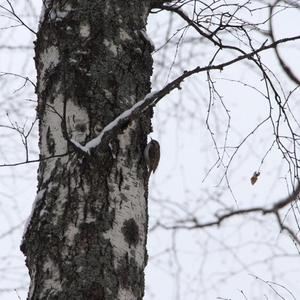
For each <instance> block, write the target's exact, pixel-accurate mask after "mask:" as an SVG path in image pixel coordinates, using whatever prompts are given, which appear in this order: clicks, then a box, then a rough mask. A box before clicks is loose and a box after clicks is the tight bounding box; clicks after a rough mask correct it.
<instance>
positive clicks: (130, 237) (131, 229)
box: [121, 218, 139, 247]
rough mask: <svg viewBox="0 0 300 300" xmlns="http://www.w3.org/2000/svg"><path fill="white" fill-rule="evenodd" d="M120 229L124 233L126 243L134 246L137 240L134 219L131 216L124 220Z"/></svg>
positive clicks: (137, 228)
mask: <svg viewBox="0 0 300 300" xmlns="http://www.w3.org/2000/svg"><path fill="white" fill-rule="evenodd" d="M121 230H122V233H123V235H124V239H125V241H126V242H127V243H128V245H129V246H131V245H133V246H135V247H136V245H137V244H138V242H139V227H138V225H137V224H136V222H135V220H134V219H132V218H131V219H129V220H126V221H125V222H124V223H123V227H122V229H121Z"/></svg>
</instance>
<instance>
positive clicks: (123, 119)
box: [70, 92, 159, 154]
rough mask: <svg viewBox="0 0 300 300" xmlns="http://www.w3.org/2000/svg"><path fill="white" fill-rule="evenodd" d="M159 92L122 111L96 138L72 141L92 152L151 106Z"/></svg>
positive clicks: (148, 95)
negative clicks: (80, 141)
mask: <svg viewBox="0 0 300 300" xmlns="http://www.w3.org/2000/svg"><path fill="white" fill-rule="evenodd" d="M158 95H159V92H152V93H149V94H147V95H146V96H145V97H144V99H142V100H140V101H139V102H137V103H136V104H134V105H133V106H132V107H131V108H129V109H127V110H125V111H124V112H123V113H121V114H120V115H119V116H118V117H117V118H116V119H114V120H113V121H112V122H110V123H109V124H108V125H106V126H105V127H104V128H103V130H102V131H101V133H100V134H99V135H98V136H97V137H95V138H94V139H92V140H90V141H89V142H88V143H87V144H86V145H84V146H83V145H81V144H79V143H78V142H76V141H75V140H73V139H71V140H70V141H71V142H72V143H73V144H74V145H75V146H76V147H77V148H79V149H80V150H82V151H84V152H86V153H88V154H89V153H90V151H91V149H93V148H96V147H97V146H99V145H100V144H101V142H102V140H103V139H105V138H106V137H109V136H111V135H112V132H113V131H114V130H116V129H118V128H120V127H122V125H124V124H125V123H127V122H128V121H130V120H132V119H135V118H136V117H138V116H139V115H140V113H142V112H143V111H145V110H147V109H148V108H150V107H151V106H152V105H153V103H154V102H155V100H157V98H158Z"/></svg>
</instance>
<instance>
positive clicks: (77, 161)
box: [21, 0, 152, 300]
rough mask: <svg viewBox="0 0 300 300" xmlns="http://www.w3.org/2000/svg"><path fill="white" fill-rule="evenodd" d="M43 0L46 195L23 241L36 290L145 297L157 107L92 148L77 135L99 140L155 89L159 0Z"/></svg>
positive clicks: (36, 293)
mask: <svg viewBox="0 0 300 300" xmlns="http://www.w3.org/2000/svg"><path fill="white" fill-rule="evenodd" d="M44 2H45V9H44V12H43V15H42V16H41V23H40V28H39V32H38V38H37V42H36V46H35V50H36V57H35V62H36V68H37V74H38V76H37V80H38V84H37V94H38V108H37V114H38V117H39V121H40V124H39V131H40V132H39V133H40V141H39V146H40V158H41V162H40V166H39V171H38V194H37V197H36V201H35V205H34V207H33V211H32V216H31V218H30V220H29V222H28V225H27V228H26V230H25V233H24V239H23V242H22V245H21V249H22V251H23V252H24V254H25V256H26V264H27V267H28V269H29V274H30V278H31V283H30V289H29V293H28V299H30V300H33V299H72V300H75V299H78V300H79V299H80V300H82V299H97V300H102V299H103V300H108V299H110V300H121V299H124V300H125V299H126V300H132V299H142V297H143V294H144V268H145V265H146V261H147V253H146V236H147V220H148V216H147V184H148V183H147V181H148V175H147V169H146V164H145V161H144V159H143V150H144V148H145V145H146V137H147V134H148V133H149V132H150V131H151V124H150V117H151V113H150V115H148V116H145V115H143V116H141V118H140V119H139V120H138V121H134V122H132V123H130V124H128V125H127V126H126V128H124V131H123V133H122V134H119V135H118V136H115V137H114V138H112V139H111V141H110V143H109V144H105V145H100V146H99V147H97V148H96V149H93V151H92V153H91V154H90V155H87V154H86V153H82V152H81V151H80V150H78V149H77V148H76V147H74V145H73V144H72V143H71V142H70V140H71V139H73V140H75V141H76V142H79V143H85V142H87V141H89V140H91V139H92V138H94V137H95V136H97V135H98V134H99V133H100V132H101V130H102V128H103V127H104V126H105V125H107V124H108V123H109V122H111V121H112V120H113V119H114V118H115V117H116V116H118V115H119V114H120V113H121V112H122V111H124V110H125V109H128V108H129V107H131V106H132V105H133V104H134V103H135V102H136V101H138V100H139V99H141V98H142V97H144V96H145V95H146V94H147V93H148V92H149V91H150V76H151V73H152V59H151V54H150V52H151V44H150V42H149V41H148V40H147V38H145V33H144V30H145V25H146V20H147V17H148V13H149V10H150V0H144V1H141V0H131V1H123V0H89V1H86V0H69V1H68V0H66V1H60V0H46V1H44ZM66 153H67V154H66ZM63 154H66V155H63ZM60 155H62V156H60ZM51 156H55V157H53V158H51V159H45V158H47V157H51Z"/></svg>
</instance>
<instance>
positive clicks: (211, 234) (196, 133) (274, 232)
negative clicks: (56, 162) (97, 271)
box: [0, 1, 300, 300]
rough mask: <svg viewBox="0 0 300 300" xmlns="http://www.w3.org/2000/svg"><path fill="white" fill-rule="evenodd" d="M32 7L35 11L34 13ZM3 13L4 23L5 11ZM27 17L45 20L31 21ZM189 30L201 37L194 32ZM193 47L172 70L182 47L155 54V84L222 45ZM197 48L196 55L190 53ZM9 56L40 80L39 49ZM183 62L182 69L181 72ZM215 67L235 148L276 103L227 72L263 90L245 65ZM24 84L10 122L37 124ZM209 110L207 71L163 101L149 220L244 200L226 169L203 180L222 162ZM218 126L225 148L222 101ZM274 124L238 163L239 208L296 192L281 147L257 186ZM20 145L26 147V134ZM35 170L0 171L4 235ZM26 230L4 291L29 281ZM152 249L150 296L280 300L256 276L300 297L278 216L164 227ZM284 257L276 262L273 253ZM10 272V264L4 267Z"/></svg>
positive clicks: (10, 64) (10, 242)
mask: <svg viewBox="0 0 300 300" xmlns="http://www.w3.org/2000/svg"><path fill="white" fill-rule="evenodd" d="M2 2H3V1H2ZM23 2H24V3H23ZM23 2H22V3H20V4H18V5H20V6H18V7H19V9H20V10H19V11H23V10H22V9H23V8H22V6H23V4H24V5H25V2H26V1H23ZM28 10H29V9H28ZM37 11H38V9H37ZM23 12H24V13H23V14H24V17H25V18H26V13H25V11H23ZM155 17H156V16H154V17H151V19H150V22H149V23H150V24H149V26H148V31H149V36H150V37H151V39H152V40H153V41H154V44H155V45H156V47H158V46H159V45H161V44H162V40H163V37H164V34H165V31H166V29H165V28H167V27H166V25H167V23H168V21H169V19H168V17H167V15H164V16H163V17H161V16H160V17H159V18H158V17H157V18H155ZM0 20H1V21H0V22H5V21H4V19H3V18H0ZM298 20H299V13H294V12H292V11H289V12H287V13H284V14H283V15H282V17H280V18H279V17H278V20H276V22H278V23H275V28H276V33H277V34H276V36H277V37H284V36H286V35H287V36H291V35H294V34H299V29H298V25H297V22H298ZM157 22H158V23H157ZM28 24H30V25H31V26H33V27H35V28H36V27H37V26H36V24H34V22H33V21H30V20H29V19H28ZM157 24H160V25H159V26H158V25H157ZM1 27H3V23H1ZM1 33H2V32H1ZM5 34H6V33H5V31H4V35H2V36H1V38H0V42H2V43H3V42H4V43H6V44H7V43H8V42H9V43H10V44H20V43H21V42H22V41H23V40H24V44H25V45H28V44H30V43H28V39H29V38H30V35H29V34H28V33H27V31H26V30H23V29H17V30H16V31H15V33H14V34H13V35H12V34H9V35H8V34H7V36H5ZM188 34H192V30H191V29H190V30H189V31H188ZM188 34H187V35H186V36H185V37H186V38H188ZM184 49H185V50H184V51H181V52H179V53H177V55H178V57H176V59H178V60H181V61H183V63H182V65H180V66H179V68H177V67H176V64H175V65H174V67H173V68H172V69H171V71H170V72H169V68H170V65H171V64H172V61H173V59H174V57H175V56H174V55H175V47H173V48H172V49H171V50H170V51H169V52H168V53H167V56H166V57H163V55H161V54H160V52H158V54H155V55H154V59H155V62H156V64H155V69H154V76H153V80H154V83H153V87H154V88H155V89H157V88H159V87H162V86H163V85H164V84H165V83H166V79H167V78H168V77H169V78H168V80H171V79H172V78H174V77H175V76H176V75H178V74H180V73H181V71H182V70H183V69H188V68H193V67H194V66H196V65H202V66H203V65H205V64H206V63H207V60H208V58H210V57H211V55H212V54H213V52H212V51H213V47H211V46H207V45H206V44H203V43H202V44H201V43H200V42H199V46H198V45H194V46H192V47H190V46H186V47H185V48H184ZM282 50H284V51H289V52H285V53H287V54H285V55H284V57H285V58H287V59H289V62H290V63H291V65H292V66H293V67H295V69H297V70H300V68H299V59H296V57H297V56H296V55H298V56H299V44H298V45H295V47H293V49H292V50H288V49H286V48H283V49H282ZM190 51H192V52H193V54H194V56H193V57H191V58H190V59H189V56H191V54H190V53H191V52H190ZM0 55H1V57H0V61H1V65H0V72H1V71H6V72H18V73H22V74H24V75H26V76H31V78H32V80H33V81H35V75H34V72H33V68H34V64H33V63H34V62H33V59H31V58H30V56H32V54H31V53H30V51H28V50H24V51H1V52H0ZM220 57H222V59H223V60H225V59H226V58H228V56H227V57H226V56H223V55H222V56H220ZM262 57H263V59H264V61H265V62H268V63H269V64H270V65H272V67H273V68H274V70H275V71H276V72H277V73H278V74H279V73H280V68H279V67H278V66H276V64H277V61H276V60H274V59H273V56H272V55H271V54H264V55H262ZM162 59H164V60H162ZM222 59H221V58H220V60H222ZM161 62H165V63H166V64H167V66H168V68H166V69H165V70H161V69H160V68H159V64H160V63H161ZM175 62H176V60H175ZM180 68H182V70H179V69H180ZM212 74H213V76H214V79H215V80H218V81H217V82H218V83H217V88H218V90H219V92H220V94H221V95H222V96H223V101H224V102H225V103H226V106H227V107H228V108H229V109H230V115H231V129H230V134H229V138H228V145H232V146H235V145H237V143H239V142H240V141H241V139H242V138H243V137H244V136H245V134H248V133H249V132H251V130H253V128H254V127H255V126H256V124H257V123H258V122H259V121H261V120H262V119H263V118H264V117H265V116H266V115H267V114H268V103H267V102H266V100H265V99H264V98H263V97H261V96H260V95H259V94H258V93H257V92H256V91H255V90H253V89H252V88H249V87H246V86H243V85H242V84H241V83H239V82H232V81H228V79H230V80H232V79H234V80H237V81H241V82H244V83H245V82H246V83H248V84H249V85H253V86H255V87H257V88H263V83H262V82H261V80H260V79H261V77H260V76H258V75H257V74H255V72H253V71H251V70H250V69H249V66H245V65H243V64H239V65H236V66H232V67H229V68H228V69H226V70H224V71H223V72H222V73H220V72H214V73H212ZM168 75H169V76H168ZM282 80H283V81H284V82H285V84H286V85H285V87H287V85H288V80H287V79H286V77H284V76H283V77H282ZM22 83H23V81H22V80H20V81H18V82H14V83H13V84H12V82H10V81H5V82H3V81H0V84H1V85H2V86H3V87H5V90H4V89H2V91H1V92H0V109H1V112H0V120H1V124H3V122H8V119H7V117H6V116H5V111H9V112H10V116H11V117H12V118H13V120H18V121H19V120H20V119H21V120H24V119H26V118H28V124H30V120H32V117H33V116H34V109H33V106H34V103H32V102H29V101H24V99H27V98H30V99H32V97H34V96H33V94H32V93H33V89H32V88H30V87H29V86H28V88H27V89H22V90H20V91H17V92H15V93H13V95H14V96H17V97H15V98H13V99H10V98H8V96H9V95H11V94H12V92H13V90H14V89H16V88H18V87H20V86H22ZM6 88H8V91H7V90H6ZM298 98H299V94H298ZM298 98H297V97H295V98H294V100H293V102H291V106H292V107H293V109H294V111H295V113H294V114H295V115H296V116H299V115H300V114H299V112H300V108H299V105H297V102H296V101H297V99H298ZM3 100H5V101H3ZM3 105H4V107H3ZM20 107H21V108H22V110H21V112H19V111H20V110H19V108H20ZM207 107H208V89H207V82H206V76H205V74H203V75H196V76H194V77H193V78H190V79H188V80H186V81H185V83H184V84H183V85H182V90H180V91H175V92H173V93H172V94H171V95H169V96H168V97H166V99H164V100H162V101H161V102H160V103H159V104H158V105H157V107H156V108H155V115H154V132H153V134H151V136H152V137H153V138H155V139H157V140H159V141H160V143H161V150H162V155H161V162H160V165H159V167H158V170H157V172H156V173H155V175H154V176H152V178H151V184H150V187H151V189H150V191H151V195H150V201H149V204H150V210H149V214H150V227H151V225H153V224H154V223H155V222H156V221H157V220H159V221H161V222H163V223H165V224H169V223H172V221H174V220H175V219H176V220H179V219H181V218H186V217H187V216H189V214H190V215H196V216H197V217H199V219H200V220H201V221H207V220H211V219H212V218H213V216H214V213H215V210H216V209H219V210H220V209H221V207H222V206H221V205H220V203H218V201H222V202H223V203H225V205H226V206H228V207H233V208H234V207H236V206H237V204H236V202H235V199H234V198H233V197H232V195H231V194H230V192H229V191H228V189H227V187H226V182H224V181H223V182H222V183H221V184H220V185H218V183H219V182H220V179H221V177H222V175H223V172H224V169H222V167H221V166H220V167H219V168H215V169H213V171H212V172H211V173H210V175H209V177H207V178H206V180H205V181H204V182H203V179H204V178H205V175H206V173H207V171H208V170H209V168H210V167H211V166H212V165H213V164H214V162H215V160H216V152H215V150H214V145H213V143H212V140H211V138H210V134H209V132H208V131H207V129H206V126H205V119H206V116H207ZM19 122H20V121H19ZM211 124H212V127H213V129H214V131H215V135H216V138H217V139H218V141H220V145H221V141H222V140H223V139H224V134H225V131H226V113H225V112H224V110H223V109H222V105H221V104H220V102H218V101H216V103H215V105H214V109H213V111H212V114H211ZM270 130H271V128H270V126H269V125H266V126H264V127H262V128H261V129H260V130H259V131H258V132H257V134H255V135H253V136H251V138H250V139H249V142H248V143H247V144H245V145H244V147H243V148H241V149H240V151H239V152H238V154H237V155H236V157H235V159H234V160H233V162H232V166H231V168H230V169H229V178H230V186H231V188H232V190H233V193H234V195H235V198H236V201H237V203H238V206H239V207H250V206H252V205H264V204H267V203H272V202H274V201H276V200H278V199H281V197H284V196H285V195H286V194H287V188H286V180H285V177H286V176H287V168H286V165H285V164H284V162H283V160H282V155H281V154H280V152H279V151H277V150H276V147H274V151H272V152H271V153H270V154H269V155H268V156H267V158H266V160H265V163H264V164H263V166H262V168H261V176H260V177H259V180H258V182H257V184H255V185H254V186H252V185H251V184H250V177H251V176H252V174H253V172H254V171H256V170H257V169H258V168H259V166H260V163H261V160H262V157H263V156H264V154H265V153H266V151H267V149H268V148H269V147H270V146H271V143H272V139H273V136H272V133H270ZM0 134H1V135H0V138H1V145H0V146H1V147H0V158H1V159H2V158H4V159H7V161H12V162H17V161H20V160H22V159H24V152H23V149H22V146H20V148H16V143H17V141H18V139H19V137H18V135H16V134H15V135H11V134H10V133H8V132H7V131H5V132H4V131H1V132H0ZM3 134H6V135H5V136H3ZM8 134H9V135H8ZM18 142H19V145H20V141H18ZM32 143H33V149H34V150H35V151H36V138H33V140H32ZM36 167H37V165H36V164H34V165H27V166H26V165H25V166H19V167H15V168H0V188H1V190H0V205H1V210H0V224H1V225H2V226H1V230H0V237H1V235H2V234H3V233H5V232H6V231H7V230H9V229H10V228H11V227H13V226H16V225H18V224H20V223H21V222H22V221H24V220H25V219H26V218H27V217H28V215H29V213H30V209H31V204H32V201H33V200H34V198H35V193H36ZM222 227H223V226H222ZM22 232H23V228H22V226H20V227H19V229H18V230H16V231H15V232H14V235H8V236H7V237H6V238H2V239H0V249H1V250H0V291H1V289H3V288H9V287H15V286H17V287H19V286H21V285H23V286H25V285H26V281H27V280H28V277H26V275H25V274H26V269H25V267H24V264H23V256H22V254H21V253H20V251H19V250H18V247H19V242H20V239H21V235H22ZM270 244H274V245H275V246H276V245H279V247H275V246H274V247H272V248H271V249H270V247H269V245H270ZM230 248H231V250H230ZM175 250H176V251H175ZM148 251H149V254H150V259H149V264H148V266H147V269H146V285H147V291H146V296H145V299H146V300H150V299H156V300H162V299H163V300H165V299H172V300H173V299H174V300H175V299H176V300H179V299H183V300H192V299H195V300H196V299H208V300H210V299H217V297H223V298H231V299H235V300H236V299H245V297H244V296H243V295H242V293H241V290H243V292H244V293H245V295H246V296H247V297H248V299H262V295H263V293H265V294H268V295H269V299H274V300H275V299H279V298H278V297H277V298H276V296H275V295H274V293H273V294H272V291H271V289H270V288H269V287H268V286H267V285H266V284H265V283H262V282H260V281H259V280H257V279H255V278H254V277H253V275H256V276H258V277H260V278H262V279H264V280H270V281H275V282H276V283H278V284H282V285H284V286H285V287H287V288H288V289H289V290H290V291H292V292H293V294H294V295H295V296H296V298H297V297H300V270H299V268H298V267H297V264H298V265H299V257H297V256H295V255H297V251H296V249H295V247H294V245H293V243H292V242H291V240H290V239H289V238H286V236H285V235H284V234H280V233H279V230H278V226H277V224H276V222H274V219H273V217H271V216H269V217H267V221H265V222H262V218H260V217H258V216H255V215H253V216H251V217H249V218H237V219H234V220H232V221H229V222H226V223H225V224H224V228H219V229H212V230H201V231H200V230H197V231H180V232H179V233H177V234H175V233H174V234H173V233H172V232H171V231H168V232H166V231H156V232H154V233H151V234H150V235H149V240H148ZM275 256H276V259H273V260H272V259H271V258H274V257H275ZM263 260H266V263H264V264H262V263H259V262H260V261H263ZM253 263H255V265H253ZM1 269H5V270H6V271H5V272H1ZM280 292H281V293H282V295H284V296H285V299H293V297H292V296H291V295H289V294H288V292H286V291H284V289H282V288H280ZM18 293H19V295H20V297H21V299H26V291H19V292H18ZM0 298H1V300H8V299H17V298H18V297H17V294H16V293H15V292H12V293H3V294H1V296H0Z"/></svg>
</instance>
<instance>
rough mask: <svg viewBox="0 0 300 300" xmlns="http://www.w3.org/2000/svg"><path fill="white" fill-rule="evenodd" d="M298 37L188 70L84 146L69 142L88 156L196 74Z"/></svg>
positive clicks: (251, 56)
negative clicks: (218, 62) (221, 61)
mask: <svg viewBox="0 0 300 300" xmlns="http://www.w3.org/2000/svg"><path fill="white" fill-rule="evenodd" d="M299 39H300V35H297V36H293V37H289V38H284V39H280V40H277V41H275V42H273V43H271V44H269V45H266V44H265V43H264V44H263V45H262V46H261V47H260V48H258V49H256V50H253V51H251V52H248V53H244V54H242V55H239V56H237V57H235V58H234V59H231V60H229V61H226V62H224V63H221V64H216V65H214V64H210V65H208V66H205V67H200V66H197V67H196V68H194V69H192V70H190V71H184V72H183V74H182V75H180V76H179V77H177V78H176V79H174V80H173V81H171V82H170V83H168V84H167V85H166V86H165V87H164V88H162V89H161V90H160V91H156V92H152V93H149V94H147V95H146V96H145V97H144V98H143V99H142V100H140V101H138V102H137V103H136V104H134V105H133V106H132V107H131V108H129V109H127V110H125V111H124V112H123V113H121V114H120V115H119V116H118V117H117V118H116V119H114V120H113V121H112V122H110V123H109V124H108V125H106V126H105V127H104V128H103V130H102V132H101V133H100V134H99V135H98V136H97V137H95V138H94V139H92V140H90V141H89V142H88V143H87V144H86V145H81V144H79V143H78V142H76V141H75V140H74V139H71V140H70V142H71V143H72V144H73V145H74V146H75V147H76V148H78V149H80V150H81V151H84V152H86V153H88V154H90V151H91V149H93V148H96V147H97V146H99V145H100V144H101V143H102V142H103V140H109V139H110V138H112V137H113V136H114V133H115V131H117V130H118V129H120V128H121V127H122V126H123V125H125V124H126V123H128V122H129V121H132V120H134V119H137V118H138V117H139V116H140V114H141V113H143V112H144V111H146V110H147V109H149V108H150V107H153V106H155V105H156V103H157V102H158V101H159V100H161V99H162V98H163V97H164V96H166V95H167V94H169V93H170V92H171V91H173V90H174V89H176V88H178V89H180V88H181V87H180V85H181V83H182V82H183V81H184V79H186V78H188V77H190V76H192V75H194V74H197V73H201V72H208V71H213V70H219V71H222V70H223V69H224V68H225V67H228V66H230V65H233V64H235V63H237V62H239V61H242V60H246V59H251V58H253V56H255V55H256V54H258V53H260V52H262V51H265V50H268V49H272V48H274V47H276V46H277V45H279V44H282V43H286V42H290V41H295V40H299Z"/></svg>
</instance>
